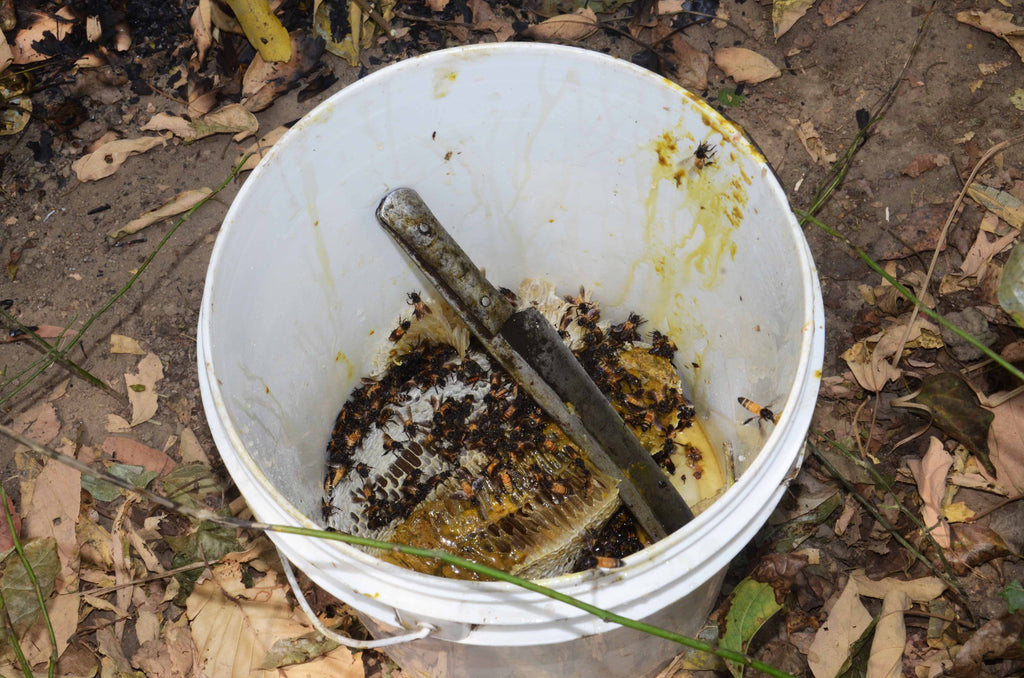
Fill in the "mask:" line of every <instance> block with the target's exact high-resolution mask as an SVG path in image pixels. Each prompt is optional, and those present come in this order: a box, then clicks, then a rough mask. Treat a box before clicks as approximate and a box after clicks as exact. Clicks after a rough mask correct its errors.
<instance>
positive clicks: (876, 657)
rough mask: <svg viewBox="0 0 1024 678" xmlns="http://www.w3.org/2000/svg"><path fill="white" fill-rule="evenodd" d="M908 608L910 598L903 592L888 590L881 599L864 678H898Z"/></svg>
mask: <svg viewBox="0 0 1024 678" xmlns="http://www.w3.org/2000/svg"><path fill="white" fill-rule="evenodd" d="M909 609H910V598H909V597H908V596H907V594H906V593H904V592H903V591H889V592H888V593H886V594H885V599H884V600H883V601H882V611H881V612H880V613H879V615H878V623H877V624H876V625H875V637H874V638H872V640H871V654H870V656H869V657H868V666H867V678H901V676H903V647H904V645H905V644H906V642H907V625H906V622H905V621H904V619H903V613H904V612H906V611H907V610H909Z"/></svg>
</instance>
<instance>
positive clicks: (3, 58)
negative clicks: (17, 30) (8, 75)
mask: <svg viewBox="0 0 1024 678" xmlns="http://www.w3.org/2000/svg"><path fill="white" fill-rule="evenodd" d="M12 63H14V52H12V51H11V46H10V45H9V44H7V36H6V35H4V33H3V31H0V73H3V72H4V71H6V70H7V67H8V66H10V65H11V64H12Z"/></svg>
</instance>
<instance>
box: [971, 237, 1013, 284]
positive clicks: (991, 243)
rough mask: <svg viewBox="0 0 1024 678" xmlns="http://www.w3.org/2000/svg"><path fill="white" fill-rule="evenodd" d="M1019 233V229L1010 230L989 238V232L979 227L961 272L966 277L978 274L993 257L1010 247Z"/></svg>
mask: <svg viewBox="0 0 1024 678" xmlns="http://www.w3.org/2000/svg"><path fill="white" fill-rule="evenodd" d="M1018 235H1019V234H1018V233H1017V231H1010V232H1009V233H1007V234H1006V235H1004V236H1002V237H999V238H994V239H992V240H989V238H988V234H987V233H985V231H982V230H980V229H979V230H978V236H977V237H976V238H975V239H974V244H973V245H971V249H969V250H968V251H967V254H965V255H964V262H963V263H962V264H960V272H961V273H963V275H964V276H965V277H973V276H976V275H978V273H979V272H980V271H981V270H982V269H983V268H984V266H985V265H986V264H987V263H988V262H989V261H991V260H992V257H994V256H995V255H997V254H999V253H1000V252H1004V251H1006V250H1008V249H1010V246H1011V245H1013V241H1014V240H1016V239H1017V236H1018Z"/></svg>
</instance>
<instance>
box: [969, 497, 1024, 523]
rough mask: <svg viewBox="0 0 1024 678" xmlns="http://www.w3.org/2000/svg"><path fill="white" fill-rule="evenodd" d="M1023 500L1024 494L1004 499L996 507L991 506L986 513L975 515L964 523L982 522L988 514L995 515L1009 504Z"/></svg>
mask: <svg viewBox="0 0 1024 678" xmlns="http://www.w3.org/2000/svg"><path fill="white" fill-rule="evenodd" d="M1021 499H1024V493H1022V494H1018V495H1016V496H1014V497H1007V498H1006V499H1003V500H1002V501H1001V502H998V503H997V504H995V505H994V506H989V507H988V508H987V509H985V510H984V511H982V512H980V513H975V514H974V515H973V516H971V517H970V518H968V519H967V520H965V521H964V522H967V523H976V522H978V521H979V520H981V519H982V518H984V517H985V516H987V515H988V514H990V513H993V512H995V511H998V510H999V509H1001V508H1003V507H1004V506H1006V505H1007V504H1012V503H1013V502H1015V501H1020V500H1021Z"/></svg>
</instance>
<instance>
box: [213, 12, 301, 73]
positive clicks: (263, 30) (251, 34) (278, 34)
mask: <svg viewBox="0 0 1024 678" xmlns="http://www.w3.org/2000/svg"><path fill="white" fill-rule="evenodd" d="M228 6H229V7H231V11H232V12H234V13H235V18H236V19H238V23H239V24H241V26H242V30H243V31H244V32H245V37H246V38H248V40H249V42H250V43H251V44H252V46H253V47H255V48H256V51H258V52H259V53H260V56H261V57H263V58H264V59H265V60H266V61H288V60H289V59H291V58H292V44H291V41H290V40H289V39H288V30H287V29H286V28H285V27H284V25H283V24H282V23H281V20H280V19H278V18H277V17H276V16H275V15H274V12H273V10H271V9H270V3H269V2H268V1H267V0H228Z"/></svg>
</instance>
